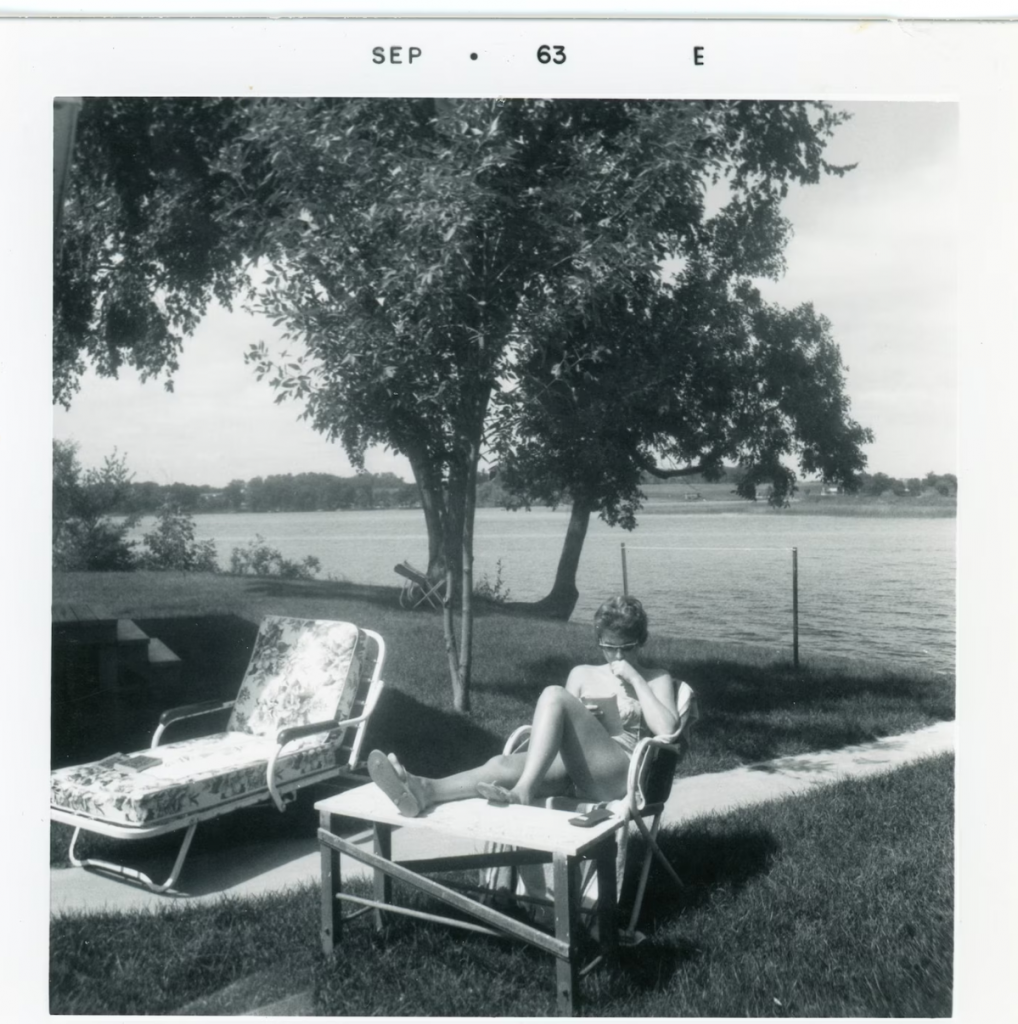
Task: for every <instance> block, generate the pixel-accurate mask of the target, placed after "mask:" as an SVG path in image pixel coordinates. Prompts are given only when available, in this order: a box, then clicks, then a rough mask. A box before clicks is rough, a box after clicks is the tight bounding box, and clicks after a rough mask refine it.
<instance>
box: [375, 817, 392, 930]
mask: <svg viewBox="0 0 1018 1024" xmlns="http://www.w3.org/2000/svg"><path fill="white" fill-rule="evenodd" d="M374 833H375V855H376V856H378V857H382V858H383V859H385V860H392V826H391V825H383V824H379V823H376V824H375V826H374ZM375 899H376V900H378V902H379V903H391V902H392V879H391V878H390V877H389V876H388V875H387V874H386V873H385V872H384V871H379V870H378V869H377V868H376V869H375ZM374 917H375V929H376V931H381V930H382V928H384V927H385V919H384V917H383V916H382V911H381V910H376V911H375V912H374Z"/></svg>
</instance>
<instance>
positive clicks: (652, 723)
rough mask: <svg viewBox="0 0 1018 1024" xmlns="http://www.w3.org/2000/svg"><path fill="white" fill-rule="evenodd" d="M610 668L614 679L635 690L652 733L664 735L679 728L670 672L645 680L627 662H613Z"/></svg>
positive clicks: (644, 718)
mask: <svg viewBox="0 0 1018 1024" xmlns="http://www.w3.org/2000/svg"><path fill="white" fill-rule="evenodd" d="M610 667H611V670H612V672H613V673H614V675H615V676H616V677H617V678H619V679H620V680H622V682H624V683H628V685H629V686H630V687H632V689H633V690H634V691H635V693H636V696H637V698H638V699H639V701H640V708H641V709H642V711H643V720H644V722H646V724H647V728H648V729H649V730H650V731H651V733H653V734H654V735H655V736H667V735H668V734H669V733H673V732H675V730H676V729H677V728H678V727H679V712H678V709H677V708H676V706H675V683H674V682H673V681H672V677H671V674H670V673H668V672H662V673H661V674H660V675H656V676H654V678H653V679H651V681H650V682H647V680H646V679H644V678H643V676H642V675H641V674H640V673H639V672H638V671H637V670H636V669H635V668H633V666H632V665H630V664H629V662H628V661H622V660H619V661H613V662H612V663H611V666H610Z"/></svg>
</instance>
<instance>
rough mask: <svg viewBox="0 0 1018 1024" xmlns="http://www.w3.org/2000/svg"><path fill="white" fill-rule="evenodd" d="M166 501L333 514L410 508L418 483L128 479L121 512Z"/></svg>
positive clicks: (386, 477) (143, 510) (304, 477)
mask: <svg viewBox="0 0 1018 1024" xmlns="http://www.w3.org/2000/svg"><path fill="white" fill-rule="evenodd" d="M167 503H171V504H173V505H174V506H176V507H177V508H179V509H181V510H182V511H184V512H190V513H195V512H332V511H335V510H337V509H372V508H414V507H416V506H417V505H419V504H420V498H419V495H418V493H417V487H416V485H414V484H408V483H406V482H405V481H404V480H402V479H401V478H400V477H398V476H396V475H395V474H394V473H358V474H356V475H355V476H350V477H341V476H334V475H332V474H331V473H286V474H275V475H270V476H265V477H261V476H256V477H252V478H251V479H250V480H231V481H230V482H229V483H228V484H227V485H226V486H225V487H221V488H217V487H211V486H209V485H208V484H181V483H173V484H157V483H155V482H154V481H151V480H147V481H144V482H143V483H138V482H136V481H131V482H130V483H129V484H128V485H127V487H126V490H125V492H124V496H123V498H122V502H121V504H120V505H119V506H118V507H117V509H116V510H115V511H116V513H118V514H120V515H154V514H156V513H157V512H158V511H159V509H160V508H162V507H163V506H164V505H166V504H167Z"/></svg>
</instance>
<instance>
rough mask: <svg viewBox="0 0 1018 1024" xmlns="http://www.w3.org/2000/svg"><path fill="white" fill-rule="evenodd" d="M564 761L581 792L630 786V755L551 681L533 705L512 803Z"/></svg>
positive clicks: (526, 799) (605, 795)
mask: <svg viewBox="0 0 1018 1024" xmlns="http://www.w3.org/2000/svg"><path fill="white" fill-rule="evenodd" d="M556 761H560V762H561V764H562V766H563V767H564V768H565V771H566V774H567V775H568V777H569V778H570V779H571V780H572V782H573V783H574V784H575V786H576V789H577V791H578V792H580V793H583V794H584V795H585V796H588V797H591V798H593V799H595V800H612V799H615V798H617V797H619V796H621V795H622V794H623V793H624V792H625V788H626V774H627V772H628V770H629V758H628V757H627V756H626V754H625V752H624V751H623V750H622V748H621V747H620V746H619V745H618V744H617V743H616V742H615V741H614V740H613V739H611V737H610V736H609V735H608V733H607V732H606V731H605V729H604V727H603V726H602V725H601V723H600V722H598V721H597V719H595V718H594V717H593V716H592V715H591V714H590V712H589V711H587V709H586V708H585V707H584V706H583V704H582V702H581V701H579V700H578V699H577V698H576V697H574V696H573V695H572V694H571V693H569V691H568V690H566V689H565V688H564V687H561V686H549V687H547V688H546V689H545V690H544V692H543V693H542V694H541V696H540V698H539V699H538V701H537V707H536V708H535V709H534V724H533V728H532V730H531V733H530V745H529V747H528V748H527V754H526V762H525V764H524V766H523V771H522V772H521V773H520V777H519V781H518V782H517V783H516V785H515V786H513V787H512V789H511V793H512V798H513V801H514V802H519V803H522V804H528V803H530V801H531V800H532V799H533V798H534V797H535V796H539V795H540V793H539V786H540V785H541V783H542V782H543V781H544V780H545V779H546V777H547V775H548V773H549V771H550V770H551V768H552V766H553V765H554V764H555V762H556Z"/></svg>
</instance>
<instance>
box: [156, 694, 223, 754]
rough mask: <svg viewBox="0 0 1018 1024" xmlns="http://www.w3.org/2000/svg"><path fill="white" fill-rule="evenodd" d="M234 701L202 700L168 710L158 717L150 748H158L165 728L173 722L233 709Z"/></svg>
mask: <svg viewBox="0 0 1018 1024" xmlns="http://www.w3.org/2000/svg"><path fill="white" fill-rule="evenodd" d="M235 703H236V701H233V700H203V701H201V702H200V703H198V704H182V705H181V706H180V707H178V708H170V709H169V710H168V711H164V712H163V713H162V714H161V715H160V716H159V725H158V726H157V727H156V731H155V733H153V735H152V744H151V745H152V746H153V747H157V746H159V741H160V739H162V735H163V733H164V732H165V731H166V728H167V727H168V726H170V725H172V724H173V723H174V722H180V721H183V720H184V719H185V718H197V717H198V716H199V715H209V714H212V712H214V711H226V710H228V709H230V708H232V707H233V705H234V704H235Z"/></svg>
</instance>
